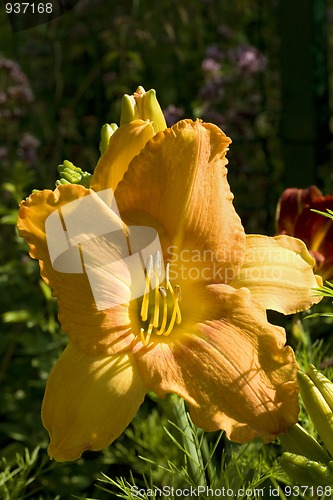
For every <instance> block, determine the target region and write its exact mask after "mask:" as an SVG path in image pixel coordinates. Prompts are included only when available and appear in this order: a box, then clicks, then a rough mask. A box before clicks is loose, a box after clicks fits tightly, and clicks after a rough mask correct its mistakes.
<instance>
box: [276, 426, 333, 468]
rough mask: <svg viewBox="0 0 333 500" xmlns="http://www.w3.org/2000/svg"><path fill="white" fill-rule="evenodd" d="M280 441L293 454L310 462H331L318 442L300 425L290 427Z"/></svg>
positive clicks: (280, 437)
mask: <svg viewBox="0 0 333 500" xmlns="http://www.w3.org/2000/svg"><path fill="white" fill-rule="evenodd" d="M279 439H280V442H281V444H282V446H283V447H284V448H285V449H286V450H287V451H290V452H291V453H296V454H298V455H304V456H305V457H306V458H308V459H309V460H315V461H317V462H322V463H326V464H327V463H328V462H329V461H330V460H331V459H330V457H329V455H328V453H326V451H325V450H324V448H322V446H320V444H319V443H318V441H317V440H316V439H315V438H314V437H313V436H311V434H309V433H308V432H307V431H306V430H305V429H303V427H301V426H300V425H299V424H295V425H293V426H292V427H290V428H289V429H288V432H287V433H286V434H282V435H281V436H279Z"/></svg>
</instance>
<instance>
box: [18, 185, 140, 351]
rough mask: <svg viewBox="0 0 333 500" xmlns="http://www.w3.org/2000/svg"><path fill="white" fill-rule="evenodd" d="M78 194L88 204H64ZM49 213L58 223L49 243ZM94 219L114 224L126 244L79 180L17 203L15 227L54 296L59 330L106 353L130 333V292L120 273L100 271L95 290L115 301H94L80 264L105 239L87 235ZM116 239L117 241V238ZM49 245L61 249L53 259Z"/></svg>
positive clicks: (102, 206) (84, 346) (110, 213)
mask: <svg viewBox="0 0 333 500" xmlns="http://www.w3.org/2000/svg"><path fill="white" fill-rule="evenodd" d="M88 196H89V198H87V197H88ZM83 198H85V200H88V201H89V207H88V206H86V207H85V208H84V207H83V205H77V207H78V208H77V209H75V206H76V205H75V204H74V209H73V210H72V211H70V209H69V208H68V207H71V206H72V205H70V203H71V202H74V203H76V202H78V201H79V200H81V199H83ZM82 207H83V208H82ZM81 209H82V210H81ZM58 211H60V212H58ZM58 214H59V217H58ZM51 215H52V217H53V218H54V217H55V219H54V220H55V223H57V224H58V225H59V228H58V230H56V229H57V228H56V227H55V229H54V230H53V231H51V232H49V233H48V234H49V235H50V234H51V236H52V235H53V236H54V238H51V245H49V247H48V242H47V239H46V229H45V226H46V224H47V222H46V220H48V221H50V220H51V219H50V216H51ZM60 217H61V218H60ZM52 220H53V219H52ZM97 221H98V224H102V223H103V224H104V225H105V227H106V231H107V228H108V227H110V228H114V227H115V225H116V226H117V224H119V229H120V231H119V233H120V235H122V236H123V246H126V247H127V241H126V238H125V236H124V234H123V232H122V228H123V225H122V222H121V221H120V220H119V218H118V217H117V216H116V214H115V213H114V212H113V211H112V210H110V208H109V207H108V206H107V205H106V203H104V202H103V201H102V200H101V199H100V198H99V197H98V196H97V195H96V193H94V192H92V191H90V190H88V189H85V188H84V187H82V186H78V185H69V184H67V185H61V186H59V187H58V188H57V189H56V190H55V191H49V190H45V191H38V192H36V193H34V194H32V195H31V196H30V197H29V198H28V199H27V200H25V201H23V202H22V203H21V206H20V210H19V220H18V228H19V231H20V235H21V236H22V237H23V238H24V239H25V240H26V241H27V243H28V244H29V246H30V255H31V257H33V258H35V259H38V260H39V264H40V268H41V275H42V277H43V279H44V281H45V282H46V283H47V284H48V285H49V286H50V287H51V288H52V290H53V295H54V296H56V297H57V298H58V307H59V320H60V323H61V325H62V328H63V329H64V331H65V332H66V333H67V334H68V335H69V337H70V338H71V340H73V342H75V343H76V344H77V345H78V346H80V347H81V349H84V350H87V352H105V353H108V354H111V353H114V352H119V351H121V350H123V349H126V348H128V346H129V345H130V343H131V341H132V339H133V338H134V336H133V333H132V331H131V328H130V324H131V320H130V316H129V308H128V305H127V303H128V301H129V298H130V292H129V288H128V287H127V288H126V283H124V282H123V281H124V280H123V279H122V277H121V276H120V277H118V278H115V276H113V275H112V274H111V273H110V272H104V274H103V276H102V278H103V279H100V280H98V287H99V295H103V297H104V299H105V302H106V301H107V299H109V300H110V301H111V303H112V299H113V297H114V296H117V295H118V296H119V300H118V305H116V306H115V307H112V308H105V309H101V308H98V306H97V304H96V300H95V299H96V297H94V295H93V291H92V285H91V281H89V278H88V275H87V272H86V267H84V268H83V267H82V266H81V258H82V256H83V258H84V259H85V263H87V260H89V258H90V257H91V256H93V257H96V254H97V252H100V253H101V255H104V253H103V249H104V246H105V245H104V240H103V239H102V238H96V239H93V238H92V236H94V235H95V234H96V233H94V231H95V229H96V224H97ZM69 223H71V226H70V227H71V231H72V232H71V233H69V232H68V230H69V226H68V224H69ZM57 224H55V225H57ZM66 224H67V226H66ZM79 227H80V228H81V229H82V231H84V234H83V235H82V234H75V231H76V229H77V228H79ZM64 229H67V231H64ZM117 234H118V232H117ZM70 235H71V236H70ZM83 236H84V237H85V238H86V240H85V241H83V242H82V243H81V251H79V245H78V238H80V237H83ZM118 236H119V235H118ZM68 241H69V242H70V245H69V244H68ZM116 241H118V242H119V238H118V240H116ZM49 243H50V240H49ZM62 243H63V244H62ZM50 248H53V249H55V254H57V253H58V252H59V254H60V256H59V257H58V258H57V259H55V260H54V261H53V262H52V261H51V257H50V253H49V249H50ZM119 249H121V245H120V247H119V248H111V246H110V245H109V247H108V250H110V258H111V257H113V258H114V259H118V258H119V259H120V258H121V257H122V252H121V251H120V254H119V256H118V254H117V252H118V250H119ZM57 265H58V268H57V267H56V266H57ZM61 266H67V267H68V268H67V272H61V271H62V270H63V268H62V267H61ZM80 266H81V267H80ZM55 267H56V268H55ZM74 268H76V269H74ZM57 269H60V271H59V270H57ZM97 270H98V269H97ZM70 271H73V272H70ZM113 302H114V301H113ZM132 307H134V306H132Z"/></svg>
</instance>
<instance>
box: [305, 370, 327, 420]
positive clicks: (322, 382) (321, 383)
mask: <svg viewBox="0 0 333 500" xmlns="http://www.w3.org/2000/svg"><path fill="white" fill-rule="evenodd" d="M306 374H307V375H308V376H309V377H310V379H311V380H312V382H313V383H314V384H315V385H316V387H318V389H319V390H320V392H321V393H322V395H323V396H324V398H325V400H326V402H327V404H328V405H329V407H330V408H331V410H332V411H333V383H332V382H331V381H330V380H329V379H328V378H327V377H325V375H323V374H322V373H320V372H319V371H318V370H317V368H315V367H314V366H313V365H309V366H308V367H307V369H306Z"/></svg>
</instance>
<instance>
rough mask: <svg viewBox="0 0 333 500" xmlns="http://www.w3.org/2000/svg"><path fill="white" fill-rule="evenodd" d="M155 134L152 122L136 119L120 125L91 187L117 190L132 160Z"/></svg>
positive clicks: (95, 189) (111, 138) (99, 165)
mask: <svg viewBox="0 0 333 500" xmlns="http://www.w3.org/2000/svg"><path fill="white" fill-rule="evenodd" d="M154 134H155V131H154V128H153V126H152V124H151V123H149V122H145V121H143V120H134V121H132V122H130V123H127V124H126V125H123V126H121V127H119V128H118V129H117V130H116V131H115V132H114V133H113V134H112V136H111V137H110V141H109V145H108V148H107V150H106V151H105V153H104V154H103V155H102V156H101V157H100V159H99V161H98V163H97V165H96V168H95V171H94V175H93V180H92V183H91V189H93V190H94V191H96V192H98V191H102V190H103V189H110V188H111V189H113V191H115V190H116V187H117V186H118V183H119V182H120V181H121V179H122V178H123V176H124V173H125V172H126V170H127V168H128V165H129V163H130V161H131V160H132V159H133V158H134V157H135V156H136V155H138V154H139V153H140V151H141V149H142V148H143V147H144V146H145V144H146V143H147V142H148V141H149V139H151V138H152V137H153V136H154Z"/></svg>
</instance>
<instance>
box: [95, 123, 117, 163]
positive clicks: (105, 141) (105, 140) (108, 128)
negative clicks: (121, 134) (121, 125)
mask: <svg viewBox="0 0 333 500" xmlns="http://www.w3.org/2000/svg"><path fill="white" fill-rule="evenodd" d="M117 128H118V125H117V124H116V123H110V125H109V124H108V123H105V125H103V127H102V129H101V142H100V143H99V151H100V153H101V155H102V154H104V153H105V151H106V150H107V147H108V145H109V142H110V137H111V135H113V134H114V132H115V131H116V130H117Z"/></svg>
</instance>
